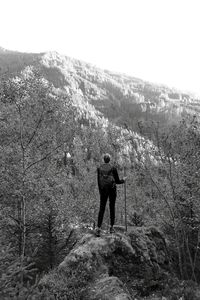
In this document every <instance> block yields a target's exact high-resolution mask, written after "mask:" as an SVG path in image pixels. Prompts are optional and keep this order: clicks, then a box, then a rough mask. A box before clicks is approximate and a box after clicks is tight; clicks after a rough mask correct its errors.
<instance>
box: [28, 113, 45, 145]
mask: <svg viewBox="0 0 200 300" xmlns="http://www.w3.org/2000/svg"><path fill="white" fill-rule="evenodd" d="M42 119H43V113H42V114H41V116H40V118H39V120H38V123H37V125H36V127H35V130H34V131H33V133H32V136H31V137H30V139H29V141H28V143H27V145H26V147H28V146H29V145H30V143H31V142H32V140H33V138H34V137H35V135H36V133H37V130H38V128H39V126H40V124H41V122H42Z"/></svg>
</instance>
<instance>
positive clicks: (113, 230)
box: [110, 226, 115, 234]
mask: <svg viewBox="0 0 200 300" xmlns="http://www.w3.org/2000/svg"><path fill="white" fill-rule="evenodd" d="M110 233H111V234H112V233H115V229H114V228H113V226H111V227H110Z"/></svg>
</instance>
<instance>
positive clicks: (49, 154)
mask: <svg viewBox="0 0 200 300" xmlns="http://www.w3.org/2000/svg"><path fill="white" fill-rule="evenodd" d="M62 145H63V144H60V145H58V146H57V147H56V148H54V149H53V150H52V151H50V152H49V153H47V154H46V155H45V156H43V157H42V158H41V159H39V160H37V161H34V162H33V163H31V164H30V165H28V166H27V167H26V169H25V171H24V173H26V171H27V170H29V169H30V168H31V167H33V166H34V165H36V164H38V163H40V162H42V161H43V160H45V159H47V158H49V157H51V155H52V154H53V152H54V151H55V150H57V149H58V148H60V147H61V146H62Z"/></svg>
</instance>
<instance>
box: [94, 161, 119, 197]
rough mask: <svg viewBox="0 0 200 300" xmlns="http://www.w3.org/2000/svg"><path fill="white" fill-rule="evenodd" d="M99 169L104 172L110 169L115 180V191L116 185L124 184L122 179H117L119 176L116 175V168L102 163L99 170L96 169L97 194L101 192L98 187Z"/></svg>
mask: <svg viewBox="0 0 200 300" xmlns="http://www.w3.org/2000/svg"><path fill="white" fill-rule="evenodd" d="M101 168H103V169H104V170H105V169H110V168H112V174H113V177H114V180H115V184H114V188H115V189H116V184H122V183H124V179H119V175H118V172H117V169H116V167H114V166H112V165H111V164H110V163H104V164H102V165H101V166H100V167H99V168H97V181H98V187H99V192H101V190H102V189H101V187H100V169H101Z"/></svg>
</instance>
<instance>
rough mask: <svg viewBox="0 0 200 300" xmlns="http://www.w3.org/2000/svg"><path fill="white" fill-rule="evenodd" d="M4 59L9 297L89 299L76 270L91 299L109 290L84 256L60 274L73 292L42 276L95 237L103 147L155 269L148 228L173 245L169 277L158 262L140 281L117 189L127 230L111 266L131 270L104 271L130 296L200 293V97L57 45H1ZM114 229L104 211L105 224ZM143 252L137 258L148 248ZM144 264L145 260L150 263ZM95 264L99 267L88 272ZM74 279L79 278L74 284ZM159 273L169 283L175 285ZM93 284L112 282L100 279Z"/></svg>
mask: <svg viewBox="0 0 200 300" xmlns="http://www.w3.org/2000/svg"><path fill="white" fill-rule="evenodd" d="M0 68H1V81H0V140H1V144H0V157H1V169H0V182H1V185H0V250H1V251H0V298H1V299H32V300H33V299H69V300H71V299H77V300H78V299H89V298H87V296H83V295H84V294H82V287H83V286H82V285H81V282H80V281H79V280H77V278H75V277H77V276H78V275H77V273H76V272H77V270H79V271H80V274H83V275H84V274H85V275H87V276H88V277H87V276H86V277H85V278H86V281H87V282H85V286H87V287H88V289H87V293H88V292H89V291H90V292H91V294H90V297H91V298H92V297H96V298H92V299H102V298H101V295H100V294H99V292H98V291H96V294H95V292H94V291H93V292H94V293H93V292H92V286H90V284H92V280H91V276H93V275H94V274H95V276H96V275H100V274H97V273H98V272H97V273H96V271H95V270H94V269H93V267H94V266H93V265H91V266H90V265H89V264H88V265H87V263H86V265H85V262H84V263H83V264H80V266H79V267H77V268H79V269H76V268H75V269H74V265H73V264H72V269H70V267H69V268H68V270H67V272H66V277H65V278H63V276H65V272H61V274H60V273H59V276H61V277H62V278H63V280H64V281H63V282H64V283H65V282H66V280H69V281H68V285H67V289H66V290H64V292H65V295H63V286H62V284H61V286H60V290H59V285H58V286H57V285H56V284H57V283H55V285H56V287H55V288H56V293H57V294H56V296H55V294H54V292H52V286H50V282H51V280H50V281H46V285H41V283H42V280H44V278H51V276H57V274H58V273H57V268H58V266H59V265H60V263H61V265H62V261H66V260H68V258H69V257H72V256H73V253H74V252H75V253H76V252H77V251H79V250H77V249H79V248H78V246H79V245H80V244H81V243H83V244H84V243H86V245H87V243H90V242H91V243H92V244H93V243H94V244H95V245H96V238H94V235H93V231H92V229H91V228H94V227H95V223H96V219H97V213H98V209H99V195H98V188H97V182H96V168H97V166H98V165H99V164H100V163H101V160H102V155H103V154H104V153H105V152H109V153H110V154H111V156H112V158H113V161H114V163H115V165H116V166H117V168H118V170H119V175H120V177H122V176H123V173H124V170H125V171H126V173H127V176H128V179H127V185H126V188H127V195H126V196H127V197H126V199H127V222H128V228H130V227H131V228H132V227H133V226H134V227H135V228H134V232H135V233H134V234H136V232H137V234H138V236H137V239H138V241H139V242H138V243H139V245H140V246H141V247H139V248H141V249H142V250H141V249H139V250H138V251H139V252H142V256H143V254H144V255H145V253H146V254H148V255H147V256H145V259H147V261H148V257H149V259H150V261H149V264H150V265H149V266H150V269H149V272H150V273H149V274H150V275H151V274H153V271H152V270H153V269H151V268H153V267H156V264H157V262H156V263H155V260H156V259H155V257H156V256H157V252H156V251H157V250H158V252H159V251H160V249H159V246H158V249H157V250H155V248H154V246H155V245H154V246H153V245H152V244H151V242H152V239H150V240H149V238H147V236H148V234H149V230H150V228H156V229H155V230H154V233H155V232H159V239H160V237H161V236H162V238H161V239H162V241H165V242H163V243H165V244H166V248H165V251H166V252H164V254H163V255H164V256H163V257H165V259H166V261H167V274H165V275H166V278H163V277H162V276H161V277H159V274H160V275H162V274H163V273H162V270H161V269H159V268H158V269H156V270H155V274H156V276H157V275H158V277H156V280H155V282H154V280H153V277H151V276H150V277H149V278H150V281H149V282H148V284H149V285H148V288H147V289H146V288H145V285H146V282H147V281H145V282H144V281H142V280H141V282H140V283H141V284H142V286H139V287H136V285H137V284H136V285H134V280H136V279H135V277H134V276H133V277H131V276H130V272H132V270H131V271H130V269H129V267H130V266H132V265H134V266H133V269H134V268H136V263H135V262H134V260H133V256H134V255H132V256H131V257H129V256H127V257H126V258H127V260H126V261H124V260H123V256H124V253H125V252H126V247H125V246H124V243H125V244H126V246H127V247H128V249H130V246H128V243H130V238H131V237H130V236H128V233H126V232H124V225H125V220H126V216H125V210H124V190H123V187H119V188H118V197H117V205H116V224H117V225H118V228H122V231H123V234H122V236H121V240H120V238H119V236H120V234H116V235H114V239H116V240H118V238H119V240H120V247H119V248H117V250H116V251H115V244H112V243H111V244H112V245H113V248H112V249H113V251H114V252H113V253H114V254H113V255H118V254H120V253H121V254H120V255H119V256H116V257H119V265H116V266H115V265H114V267H113V272H114V271H115V270H114V268H116V270H119V273H120V270H124V264H125V266H126V267H127V270H129V271H130V272H129V273H127V274H126V275H127V276H126V277H125V276H122V274H121V275H120V276H119V281H120V283H119V281H118V279H116V277H118V276H116V273H115V272H114V273H115V274H114V273H109V272H102V273H101V275H102V274H104V275H106V277H110V278H107V279H108V282H110V280H111V283H112V284H114V286H115V284H116V285H117V286H118V288H119V289H118V290H119V291H121V292H120V293H122V294H123V293H125V292H127V295H128V296H127V297H132V298H133V297H138V298H139V297H140V299H143V298H144V297H153V293H156V294H157V295H159V297H160V299H162V298H161V297H162V296H163V297H167V299H170V300H172V299H181V297H183V296H184V297H185V298H184V299H198V297H197V293H196V291H198V284H199V281H200V268H199V263H200V254H199V242H200V239H199V229H200V205H199V196H200V194H199V193H200V172H199V169H200V150H199V149H200V132H199V130H200V124H199V120H198V100H197V99H196V100H195V99H193V98H192V96H190V95H186V94H183V93H179V92H177V91H174V90H172V89H169V88H167V87H160V86H155V85H153V84H150V83H146V82H144V81H142V80H140V79H135V78H130V77H128V76H126V75H120V74H112V73H111V72H109V71H103V70H100V69H97V68H95V67H94V66H91V65H89V64H86V63H83V62H80V61H78V60H75V59H70V58H68V57H64V56H61V55H59V54H58V53H54V52H53V53H44V54H26V53H15V52H11V51H6V50H2V49H1V50H0ZM162 97H164V98H162ZM163 99H164V100H163ZM152 103H153V104H152ZM190 107H192V108H191V110H189V108H190ZM147 108H148V109H147ZM188 112H189V114H188ZM191 112H192V114H191ZM193 112H195V115H194V114H193ZM175 117H176V118H175ZM172 121H173V122H172ZM133 129H135V131H134V130H133ZM108 226H109V216H108V213H106V214H105V218H104V225H103V230H105V232H106V230H107V229H108ZM86 227H87V228H90V230H91V231H90V233H89V236H88V235H86V237H84V235H82V233H81V234H80V235H79V234H78V235H74V232H75V230H80V232H83V233H87V234H88V232H87V230H86V229H85V228H86ZM137 228H138V229H137ZM144 228H146V229H144ZM145 230H146V231H145ZM144 232H147V234H146V233H144ZM162 232H163V233H162ZM134 234H133V236H134ZM157 238H158V235H157ZM137 239H136V240H137ZM79 240H80V242H79ZM97 240H98V239H97ZM100 240H101V239H100ZM122 240H123V241H122ZM136 240H135V241H136ZM107 241H108V242H109V237H108V240H107ZM124 241H125V242H124ZM140 241H141V243H140ZM156 241H157V240H156ZM110 242H112V237H111V241H110ZM101 243H103V244H105V241H101V242H100V245H99V246H98V242H97V252H98V251H99V250H100V249H99V248H98V247H101ZM136 244H137V243H136ZM86 245H85V246H86ZM105 245H106V244H105ZM131 245H132V244H131ZM162 245H163V244H162ZM132 246H133V245H132ZM132 246H131V247H132ZM124 247H125V249H124ZM142 247H143V248H142ZM148 247H149V248H148ZM98 249H99V250H98ZM148 249H150V250H148ZM80 251H81V250H80ZM118 251H119V252H118ZM120 251H121V252H120ZM124 251H125V252H124ZM131 251H132V252H134V251H136V254H138V253H137V250H133V249H132V250H131ZM149 251H150V252H151V253H150V252H149ZM159 253H160V252H159ZM107 254H108V256H109V255H110V253H107ZM132 254H133V253H132ZM159 255H160V254H159ZM65 257H66V259H65ZM67 257H68V258H67ZM103 257H104V261H103V262H104V264H103V265H102V266H104V267H106V266H107V267H108V268H111V265H110V264H109V263H106V253H104V254H103ZM135 257H136V261H137V259H139V258H138V257H139V256H137V255H136V256H135ZM99 259H100V260H101V259H102V258H99ZM152 259H153V261H152ZM143 262H144V264H143ZM112 263H113V264H115V261H113V262H112ZM140 263H141V264H139V262H138V264H139V265H140V266H141V268H143V267H144V268H145V260H143V261H142V260H141V261H140ZM154 263H155V264H154ZM162 263H164V262H161V264H162ZM97 265H98V259H97ZM90 267H91V268H92V271H94V272H92V273H90V272H89V271H88V270H89V269H90ZM81 268H82V269H81ZM88 268H89V269H88ZM117 268H118V269H117ZM111 269H112V268H111ZM134 270H136V269H134ZM134 270H133V272H134ZM104 271H105V269H104ZM81 272H82V273H81ZM44 274H46V277H44ZM51 274H53V275H51ZM69 274H71V275H69ZM70 276H72V278H74V280H71V281H70ZM83 277H84V276H83ZM83 277H80V278H83ZM113 277H115V278H114V279H113ZM42 278H43V279H42ZM169 278H172V279H173V280H172V281H171V283H170V281H169V282H168V279H169ZM95 279H98V280H99V279H100V278H99V277H98V276H97V277H95ZM101 279H102V278H101ZM162 279H163V280H164V279H165V280H167V281H165V282H168V283H169V286H168V290H167V291H166V289H165V287H164V283H163V285H162ZM43 282H44V281H43ZM163 282H164V281H163ZM64 283H63V284H64ZM96 284H97V285H96V287H97V286H104V282H102V281H101V282H96ZM138 284H139V283H138ZM122 286H123V288H122ZM124 286H126V287H127V289H125V290H124ZM150 286H151V287H152V288H151V287H150ZM94 287H95V285H94ZM132 287H134V291H132ZM185 287H187V288H185ZM68 288H69V289H68ZM90 288H91V290H90ZM172 288H173V293H171V294H170V290H172ZM67 293H69V294H67ZM95 295H96V296H95ZM45 297H46V298H45ZM64 297H65V298H64ZM84 297H85V298H84ZM102 297H103V296H102ZM127 299H129V298H127ZM133 299H134V298H133ZM144 299H145V298H144ZM149 299H156V298H149ZM158 299H159V298H158Z"/></svg>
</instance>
